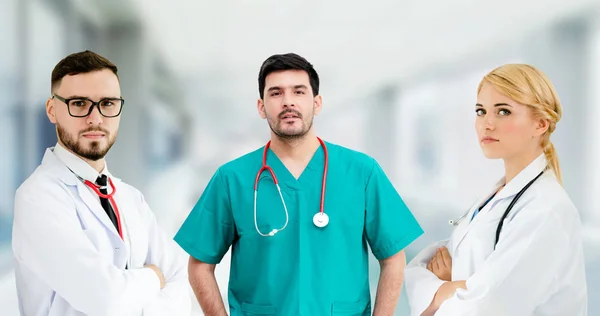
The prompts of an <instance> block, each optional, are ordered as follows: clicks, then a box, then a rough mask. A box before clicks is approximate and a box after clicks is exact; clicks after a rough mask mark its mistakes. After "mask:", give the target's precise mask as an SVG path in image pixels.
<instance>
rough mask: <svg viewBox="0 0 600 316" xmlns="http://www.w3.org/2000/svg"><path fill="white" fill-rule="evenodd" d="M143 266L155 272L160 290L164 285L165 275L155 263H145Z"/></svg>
mask: <svg viewBox="0 0 600 316" xmlns="http://www.w3.org/2000/svg"><path fill="white" fill-rule="evenodd" d="M144 268H150V269H152V271H154V273H156V275H157V276H158V279H159V280H160V289H161V290H162V289H163V288H164V287H165V283H166V280H165V276H164V274H163V273H162V271H161V270H160V269H159V268H158V267H157V266H155V265H153V264H147V265H145V266H144Z"/></svg>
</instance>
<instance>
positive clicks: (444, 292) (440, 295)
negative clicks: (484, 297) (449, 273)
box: [421, 281, 467, 316]
mask: <svg viewBox="0 0 600 316" xmlns="http://www.w3.org/2000/svg"><path fill="white" fill-rule="evenodd" d="M459 288H462V289H465V290H466V289H467V282H466V281H450V282H444V283H442V285H441V286H440V287H439V288H438V290H437V292H435V296H434V297H433V299H432V300H431V304H429V307H427V309H426V310H425V311H423V313H422V314H421V316H434V315H435V313H436V312H437V311H438V309H440V306H442V303H444V301H445V300H447V299H449V298H451V297H452V296H453V295H454V293H456V290H457V289H459Z"/></svg>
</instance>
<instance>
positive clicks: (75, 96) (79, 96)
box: [65, 95, 121, 100]
mask: <svg viewBox="0 0 600 316" xmlns="http://www.w3.org/2000/svg"><path fill="white" fill-rule="evenodd" d="M120 98H121V97H106V96H105V97H102V98H100V100H106V99H120ZM67 99H86V100H91V99H90V98H89V97H84V96H81V95H72V96H69V97H66V98H65V100H67Z"/></svg>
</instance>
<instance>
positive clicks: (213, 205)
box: [175, 54, 423, 315]
mask: <svg viewBox="0 0 600 316" xmlns="http://www.w3.org/2000/svg"><path fill="white" fill-rule="evenodd" d="M258 82H259V84H258V85H259V94H260V99H259V100H258V104H257V108H258V113H259V115H260V116H261V117H262V118H263V119H266V120H267V122H268V124H269V127H270V128H271V141H270V143H269V145H270V146H269V147H267V149H266V150H265V147H262V148H259V149H257V150H255V151H253V152H251V153H248V154H246V155H244V156H242V157H239V158H237V159H235V160H233V161H230V162H228V163H226V164H224V165H222V166H221V167H220V168H219V169H218V170H217V171H216V172H215V174H214V176H213V177H212V179H211V180H210V182H209V184H208V186H207V187H206V189H205V190H204V192H203V194H202V196H201V197H200V199H199V201H198V202H197V204H196V206H195V207H194V208H193V210H192V211H191V213H190V214H189V216H188V218H187V219H186V220H185V222H184V223H183V225H182V227H181V229H180V230H179V232H178V233H177V234H176V236H175V241H177V243H179V245H181V247H183V249H185V250H186V251H187V252H188V253H189V254H190V263H189V274H190V275H189V278H190V283H191V285H192V288H193V289H194V292H195V294H196V297H197V299H198V301H199V303H200V305H201V306H202V309H203V311H204V314H205V315H227V313H226V309H225V307H224V304H223V300H222V299H221V295H220V292H219V289H218V286H217V282H216V280H215V276H214V269H215V265H216V264H218V263H220V261H221V259H222V258H223V256H224V255H225V253H226V252H227V251H228V249H229V247H231V248H232V257H231V270H230V280H229V312H230V313H231V315H338V314H339V315H370V314H371V310H372V309H374V315H393V313H394V309H395V307H396V303H397V301H398V297H399V295H400V290H401V287H402V281H403V271H404V266H405V261H406V259H405V256H404V252H403V249H404V248H405V247H406V246H407V245H409V244H410V243H411V242H413V241H414V240H415V239H416V238H418V237H419V236H421V234H423V230H422V229H421V227H420V225H419V223H418V222H417V221H416V220H415V218H414V217H413V215H412V214H411V212H410V211H409V209H408V208H407V206H406V205H405V204H404V202H403V201H402V199H401V197H400V196H399V194H398V193H397V192H396V190H395V189H394V187H393V185H392V183H391V182H390V180H389V179H388V178H387V176H386V175H385V173H384V172H383V170H382V169H381V167H380V166H379V165H378V163H377V162H376V161H375V160H374V159H373V158H371V157H369V156H367V155H365V154H363V153H359V152H356V151H353V150H350V149H347V148H344V147H342V146H339V145H336V144H332V143H329V142H323V143H321V140H320V139H319V138H317V136H316V135H315V132H314V130H313V118H314V116H315V115H317V114H318V113H319V112H320V111H321V105H322V99H321V96H320V95H319V77H318V75H317V72H316V71H315V70H314V68H313V67H312V65H311V64H310V63H309V62H308V61H306V60H305V59H304V58H302V57H300V56H298V55H296V54H285V55H274V56H271V57H269V58H268V59H267V60H266V61H265V62H264V63H263V65H262V67H261V69H260V73H259V80H258ZM265 153H266V161H265V162H266V165H268V166H269V167H270V168H272V171H273V173H274V174H275V177H276V179H277V181H278V184H279V187H280V189H281V195H280V193H279V191H278V188H277V186H276V182H275V181H274V178H273V176H272V175H271V173H270V171H269V170H264V171H263V172H262V173H261V174H260V176H258V177H257V174H258V172H259V171H260V170H261V168H262V167H263V155H264V154H265ZM326 166H327V168H325V167H326ZM325 169H326V173H325V174H326V179H325V180H326V181H325V192H324V194H323V191H322V188H323V182H324V178H323V175H324V171H325ZM255 181H257V182H258V186H257V188H258V190H257V191H256V192H257V193H256V195H255V190H254V188H255ZM322 196H323V197H324V199H323V201H324V202H323V212H321V211H320V210H321V203H322V202H321V201H322ZM255 198H256V200H255ZM255 201H256V202H255ZM316 214H317V215H316ZM324 224H326V225H324ZM367 245H368V246H370V247H371V249H372V252H373V254H374V256H375V257H376V258H377V259H378V260H379V261H380V265H381V276H380V278H379V285H378V289H377V299H376V301H375V304H374V307H373V308H372V307H371V300H370V291H369V277H368V247H367Z"/></svg>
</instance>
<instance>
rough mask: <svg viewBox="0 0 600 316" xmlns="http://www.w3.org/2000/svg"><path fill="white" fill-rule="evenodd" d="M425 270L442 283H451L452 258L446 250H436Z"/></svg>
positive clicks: (444, 248) (443, 248)
mask: <svg viewBox="0 0 600 316" xmlns="http://www.w3.org/2000/svg"><path fill="white" fill-rule="evenodd" d="M427 270H429V271H431V272H432V273H433V274H435V276H437V277H438V278H439V279H440V280H443V281H452V257H450V253H449V252H448V248H446V247H442V248H438V249H437V251H436V252H435V255H433V258H431V260H430V261H429V264H427Z"/></svg>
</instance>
